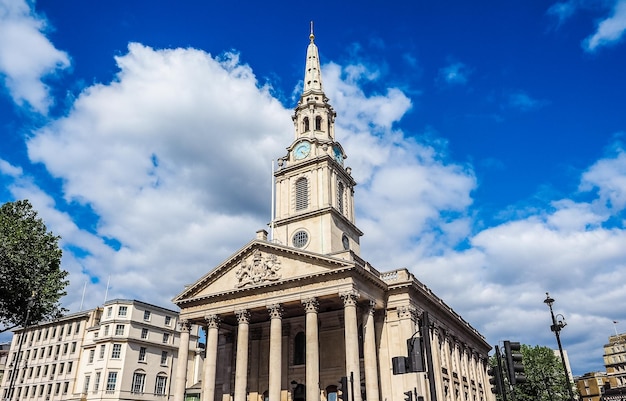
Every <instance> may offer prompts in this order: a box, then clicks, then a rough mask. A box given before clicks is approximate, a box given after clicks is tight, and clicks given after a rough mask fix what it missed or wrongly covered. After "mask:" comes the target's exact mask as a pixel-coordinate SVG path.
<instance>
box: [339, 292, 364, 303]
mask: <svg viewBox="0 0 626 401" xmlns="http://www.w3.org/2000/svg"><path fill="white" fill-rule="evenodd" d="M339 296H340V297H341V299H342V300H343V306H356V303H357V301H358V300H359V297H360V296H361V294H359V292H358V291H356V290H350V291H345V292H340V293H339Z"/></svg>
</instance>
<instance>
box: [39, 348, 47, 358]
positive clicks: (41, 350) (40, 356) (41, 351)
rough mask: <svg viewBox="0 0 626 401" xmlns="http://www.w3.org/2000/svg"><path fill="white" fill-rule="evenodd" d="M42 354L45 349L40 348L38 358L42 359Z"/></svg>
mask: <svg viewBox="0 0 626 401" xmlns="http://www.w3.org/2000/svg"><path fill="white" fill-rule="evenodd" d="M44 352H46V347H41V349H39V358H43V354H44Z"/></svg>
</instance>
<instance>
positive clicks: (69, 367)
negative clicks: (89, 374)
mask: <svg viewBox="0 0 626 401" xmlns="http://www.w3.org/2000/svg"><path fill="white" fill-rule="evenodd" d="M73 363H74V362H72V361H70V362H68V363H67V373H72V364H73Z"/></svg>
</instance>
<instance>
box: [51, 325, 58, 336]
mask: <svg viewBox="0 0 626 401" xmlns="http://www.w3.org/2000/svg"><path fill="white" fill-rule="evenodd" d="M56 335H57V328H56V327H53V328H52V338H54V337H55V336H56Z"/></svg>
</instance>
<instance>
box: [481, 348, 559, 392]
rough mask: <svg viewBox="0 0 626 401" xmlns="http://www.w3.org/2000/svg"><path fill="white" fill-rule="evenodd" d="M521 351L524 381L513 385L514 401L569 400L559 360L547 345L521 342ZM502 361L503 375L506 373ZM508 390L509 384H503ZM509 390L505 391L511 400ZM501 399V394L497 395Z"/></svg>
mask: <svg viewBox="0 0 626 401" xmlns="http://www.w3.org/2000/svg"><path fill="white" fill-rule="evenodd" d="M521 352H522V357H523V363H524V372H525V375H526V378H527V381H526V383H518V384H516V385H515V386H514V390H513V391H514V394H513V395H514V399H515V401H531V400H532V401H569V398H570V397H569V392H568V390H567V380H566V378H565V377H566V376H565V372H563V365H562V364H561V360H560V359H559V357H557V356H556V355H555V354H554V351H553V350H551V349H550V348H548V347H541V346H539V345H536V346H535V347H531V346H529V345H526V344H522V346H521ZM502 363H503V370H504V372H503V373H504V377H506V378H507V382H508V374H507V371H506V366H505V365H504V362H502ZM490 364H491V366H495V364H496V361H495V357H492V358H491V360H490ZM505 387H506V389H507V390H508V389H509V388H510V386H509V385H508V383H507V384H506V385H505ZM510 395H511V394H510V392H509V391H507V400H508V401H512V400H513V398H512V397H511V396H510ZM498 399H499V400H502V397H501V396H498Z"/></svg>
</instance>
